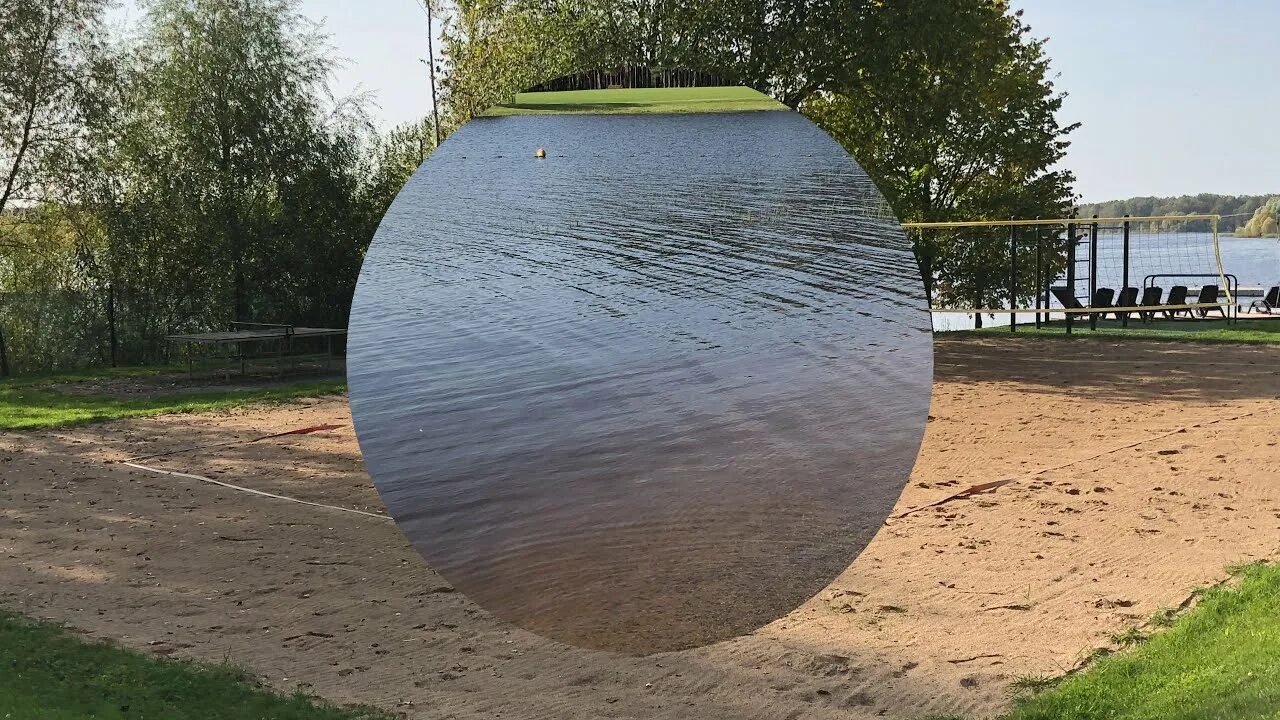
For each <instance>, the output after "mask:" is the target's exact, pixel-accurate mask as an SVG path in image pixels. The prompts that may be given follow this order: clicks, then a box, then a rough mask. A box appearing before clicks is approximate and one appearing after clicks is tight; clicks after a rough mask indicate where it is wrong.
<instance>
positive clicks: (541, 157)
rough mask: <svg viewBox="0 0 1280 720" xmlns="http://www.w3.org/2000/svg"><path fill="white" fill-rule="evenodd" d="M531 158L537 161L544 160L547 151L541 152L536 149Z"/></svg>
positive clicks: (539, 149) (541, 150)
mask: <svg viewBox="0 0 1280 720" xmlns="http://www.w3.org/2000/svg"><path fill="white" fill-rule="evenodd" d="M533 156H534V157H536V158H538V159H539V160H546V159H547V151H546V150H543V149H542V148H538V149H537V150H535V151H534V153H533Z"/></svg>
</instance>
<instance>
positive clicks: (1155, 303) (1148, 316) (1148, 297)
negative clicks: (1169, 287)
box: [1138, 286, 1164, 323]
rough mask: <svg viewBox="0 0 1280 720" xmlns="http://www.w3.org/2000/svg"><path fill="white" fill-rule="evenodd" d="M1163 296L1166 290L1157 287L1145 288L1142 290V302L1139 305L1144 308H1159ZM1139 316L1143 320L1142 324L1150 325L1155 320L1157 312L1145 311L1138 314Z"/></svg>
mask: <svg viewBox="0 0 1280 720" xmlns="http://www.w3.org/2000/svg"><path fill="white" fill-rule="evenodd" d="M1163 296H1164V288H1161V287H1155V286H1152V287H1149V288H1144V289H1143V290H1142V302H1141V303H1139V305H1141V306H1142V307H1148V308H1159V307H1160V298H1161V297H1163ZM1138 316H1139V317H1141V318H1142V322H1144V323H1149V322H1151V321H1152V320H1154V319H1155V317H1156V311H1155V310H1144V311H1142V312H1140V313H1138Z"/></svg>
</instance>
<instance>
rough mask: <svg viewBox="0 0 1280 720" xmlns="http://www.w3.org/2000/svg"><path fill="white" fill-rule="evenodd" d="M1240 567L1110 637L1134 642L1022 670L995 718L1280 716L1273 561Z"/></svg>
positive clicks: (1279, 609)
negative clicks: (1091, 659)
mask: <svg viewBox="0 0 1280 720" xmlns="http://www.w3.org/2000/svg"><path fill="white" fill-rule="evenodd" d="M1240 576H1241V577H1240V582H1239V584H1238V585H1237V586H1236V587H1219V588H1213V589H1210V590H1207V591H1206V592H1205V593H1204V594H1203V595H1202V597H1201V600H1200V602H1199V604H1198V605H1196V607H1195V609H1194V610H1192V611H1190V612H1188V613H1187V614H1186V615H1184V616H1182V617H1180V618H1176V619H1174V618H1170V616H1169V615H1167V614H1163V615H1158V616H1157V617H1156V618H1154V619H1153V620H1152V622H1151V624H1150V625H1151V626H1152V628H1153V629H1152V630H1150V631H1149V632H1140V631H1134V632H1132V633H1129V634H1127V635H1125V636H1124V637H1121V638H1118V639H1119V640H1121V641H1123V642H1125V643H1129V644H1132V645H1133V647H1131V648H1130V649H1128V650H1125V651H1122V652H1118V653H1116V654H1113V655H1108V656H1103V657H1102V659H1100V660H1098V661H1097V662H1095V664H1094V665H1093V666H1092V667H1090V668H1089V669H1088V670H1086V671H1085V672H1082V673H1079V674H1076V675H1073V676H1071V677H1068V678H1065V679H1056V680H1055V679H1050V678H1024V679H1023V680H1022V681H1020V682H1019V683H1018V686H1019V687H1021V688H1023V691H1024V692H1026V693H1029V694H1026V695H1024V696H1022V697H1021V698H1019V699H1018V701H1017V705H1016V707H1015V709H1014V711H1013V712H1012V713H1010V714H1009V715H1007V716H1005V718H1004V719H1003V720H1082V719H1084V720H1092V719H1097V720H1101V719H1102V718H1107V719H1108V720H1113V719H1114V720H1209V719H1210V718H1222V719H1223V720H1227V719H1228V718H1230V719H1231V720H1236V719H1239V720H1248V719H1262V718H1268V719H1274V718H1277V717H1280V682H1277V681H1276V678H1280V567H1277V566H1275V565H1254V566H1250V567H1247V568H1244V569H1242V570H1240ZM1035 690H1039V692H1034V691H1035ZM1033 692H1034V694H1030V693H1033ZM935 720H961V719H960V718H954V719H953V718H937V719H935Z"/></svg>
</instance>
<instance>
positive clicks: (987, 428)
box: [0, 338, 1280, 719]
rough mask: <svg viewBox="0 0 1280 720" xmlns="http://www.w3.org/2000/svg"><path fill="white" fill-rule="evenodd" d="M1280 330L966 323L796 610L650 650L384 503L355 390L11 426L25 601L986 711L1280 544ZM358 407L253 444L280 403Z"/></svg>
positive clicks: (611, 698)
mask: <svg viewBox="0 0 1280 720" xmlns="http://www.w3.org/2000/svg"><path fill="white" fill-rule="evenodd" d="M1275 355H1276V351H1275V349H1274V348H1273V347H1244V346H1225V345H1183V344H1170V343H1142V342H1134V341H1128V342H1123V343H1114V342H1103V341H1094V340H1081V341H1075V342H1064V341H1057V340H1052V339H1048V340H1044V339H1042V340H1034V339H1023V340H1020V339H1013V338H992V339H983V340H965V341H956V340H940V341H938V343H937V354H936V358H937V368H936V382H935V389H934V398H933V408H932V414H931V417H930V421H929V425H928V431H927V433H926V438H925V443H924V447H923V449H922V451H921V455H920V459H919V462H918V464H917V466H916V469H915V472H914V474H913V476H912V478H911V482H910V483H909V485H908V487H907V490H906V491H905V493H904V494H903V496H902V498H901V500H900V501H899V504H898V508H897V510H896V511H895V512H896V513H899V514H901V513H906V512H909V511H911V510H913V509H915V508H920V507H922V506H926V505H928V504H929V503H933V502H936V501H939V500H942V499H944V498H946V497H948V496H950V495H952V494H954V493H956V492H958V491H961V490H964V489H965V488H968V487H970V486H973V485H975V484H979V483H989V482H994V481H1002V480H1010V481H1012V482H1009V483H1008V484H1005V485H1003V486H1000V487H998V488H995V489H993V490H991V491H990V492H987V493H983V494H979V495H974V496H972V497H968V498H960V499H955V500H952V501H950V502H945V503H943V504H941V505H938V506H936V507H931V508H926V509H923V510H920V511H918V512H912V513H910V514H907V515H905V516H900V517H893V518H891V519H890V520H888V522H887V523H886V524H885V526H884V527H883V528H882V530H881V532H880V533H879V534H878V535H877V537H876V538H875V540H874V541H873V542H872V543H871V545H870V546H869V547H868V548H867V549H866V551H865V552H864V553H863V554H862V555H861V556H860V557H859V558H858V559H857V561H856V562H854V563H853V565H852V566H851V567H850V568H849V569H848V570H847V571H845V572H844V573H843V574H842V575H841V576H840V577H839V578H837V579H836V580H835V581H834V582H833V583H832V584H831V586H830V587H829V588H828V589H826V590H824V591H823V592H822V593H820V594H819V595H818V596H817V597H815V598H814V599H813V600H811V601H809V602H808V603H806V604H805V605H804V606H802V607H801V608H799V609H797V610H796V611H795V612H793V613H791V614H789V615H788V616H786V617H784V618H781V619H779V620H778V621H776V622H774V623H772V624H771V625H769V626H767V627H765V628H762V629H761V630H759V631H758V632H756V633H754V634H753V635H750V636H747V637H743V638H738V639H736V640H732V641H729V642H725V643H720V644H718V645H714V646H711V647H707V648H702V649H699V650H693V651H687V652H681V653H671V654H665V655H656V656H651V657H647V658H639V659H636V658H627V657H621V656H616V655H610V654H606V653H600V652H588V651H584V650H579V649H576V648H572V647H567V646H564V645H559V644H556V643H553V642H550V641H547V640H543V639H541V638H538V637H536V636H534V635H532V634H530V633H527V632H524V631H521V630H518V629H513V628H511V627H509V626H506V625H504V624H502V623H500V622H498V621H496V620H494V619H493V618H491V617H490V616H489V615H488V614H487V613H485V612H484V611H483V610H481V609H480V608H478V607H476V606H475V605H474V604H472V603H470V602H469V601H468V600H467V599H466V598H465V597H463V596H462V595H461V594H460V593H457V592H455V591H453V589H452V588H451V587H450V586H449V585H448V583H447V582H446V581H444V580H443V579H442V578H441V577H440V576H438V575H436V574H435V573H434V572H432V571H431V570H430V569H429V568H428V567H427V566H426V564H425V563H424V562H423V561H422V560H421V559H420V558H419V556H418V555H417V553H415V552H414V551H413V550H412V549H411V548H410V547H408V545H407V544H406V542H405V540H404V538H403V536H402V535H401V534H400V533H399V531H398V530H397V529H396V528H395V526H394V525H393V524H392V523H390V522H389V521H387V520H386V519H384V518H381V517H371V516H368V515H360V514H354V513H347V512H341V511H337V510H332V509H327V508H322V507H315V506H310V505H301V504H296V503H290V502H286V501H282V500H278V499H273V498H267V497H262V496H258V495H252V494H248V493H244V492H239V491H235V490H231V489H227V488H223V487H218V486H215V485H211V484H207V483H203V482H200V481H196V480H191V479H185V478H181V477H176V476H165V475H158V474H154V473H150V472H146V471H143V470H138V469H134V468H130V467H126V466H124V465H121V464H120V463H119V462H118V461H119V460H122V459H124V458H126V457H130V456H138V455H148V454H152V453H159V452H166V451H171V450H177V449H183V448H189V447H192V446H197V445H206V444H215V443H227V442H232V443H240V444H232V445H223V446H219V447H211V448H207V449H203V450H198V451H194V452H183V453H178V454H172V455H167V456H163V457H156V458H152V459H149V460H145V461H141V462H143V463H144V464H146V465H149V466H154V467H157V468H162V469H166V470H173V471H181V472H188V473H196V474H199V475H203V476H207V477H210V478H214V479H218V480H221V481H224V482H228V483H233V484H236V485H241V486H244V487H248V488H254V489H257V490H261V491H266V492H272V493H277V494H282V495H287V496H291V497H294V498H298V499H302V500H307V501H311V502H316V503H320V504H324V505H332V506H338V507H343V508H348V509H353V510H359V511H362V512H368V513H374V514H377V513H380V512H381V511H382V506H381V504H380V502H379V499H378V496H377V493H376V492H375V490H374V489H373V486H372V484H371V482H370V480H369V478H368V476H367V474H366V473H365V472H364V469H363V466H362V464H361V461H360V453H359V449H358V447H357V443H356V439H355V435H354V432H353V431H352V428H351V421H350V415H349V412H348V409H347V405H346V401H345V399H344V398H340V397H333V398H321V399H317V400H309V401H305V402H298V403H291V404H287V405H282V406H274V407H257V408H248V409H242V410H238V411H235V412H228V413H220V414H208V415H172V416H166V417H159V418H149V419H138V420H129V421H121V422H113V423H108V424H102V425H93V426H86V427H82V428H74V429H68V430H62V431H45V432H40V433H29V434H7V435H0V607H5V608H8V609H13V610H18V611H21V612H23V613H26V614H28V615H30V616H32V617H36V618H42V619H48V620H54V621H58V622H63V623H67V624H68V625H69V626H71V627H73V628H75V629H77V630H79V631H82V632H83V633H84V634H86V635H87V636H90V637H95V638H110V639H113V640H116V641H119V642H120V643H122V644H124V645H126V646H129V647H134V648H138V649H141V650H144V651H147V652H151V653H157V654H161V655H166V656H170V657H181V658H193V659H200V660H206V661H213V662H220V661H223V660H224V659H225V660H230V661H232V662H235V663H238V664H241V665H243V666H246V667H247V668H249V669H250V670H252V671H253V672H256V673H258V674H260V675H261V676H262V677H263V679H264V681H265V682H267V683H268V684H270V685H271V686H273V687H275V688H278V689H280V690H282V691H286V692H288V691H293V690H295V689H297V688H299V687H301V688H303V689H304V690H306V691H308V692H311V693H314V694H317V695H320V696H323V697H325V698H328V699H330V700H333V701H335V702H338V703H365V704H371V705H376V706H380V707H383V708H386V709H388V710H394V711H399V712H402V713H404V714H405V715H406V716H407V717H410V718H477V719H479V718H485V719H487V718H557V719H561V718H673V719H674V718H735V719H736V718H862V717H868V718H869V717H890V718H907V719H913V718H919V717H921V716H924V715H928V714H943V713H947V714H951V713H954V714H959V715H964V716H968V717H983V716H988V715H991V714H994V713H997V712H999V711H1001V710H1002V709H1004V708H1007V707H1008V704H1009V702H1010V700H1009V698H1010V695H1009V686H1010V684H1011V682H1012V681H1014V680H1015V679H1016V678H1018V677H1020V676H1026V675H1045V674H1060V673H1062V672H1064V671H1067V670H1069V669H1071V668H1073V667H1075V666H1076V665H1077V664H1079V663H1080V662H1081V661H1083V660H1084V659H1085V658H1086V657H1087V656H1088V655H1089V654H1090V653H1091V652H1092V651H1093V650H1094V649H1095V648H1098V647H1103V646H1107V645H1108V644H1109V643H1110V639H1109V638H1110V636H1111V635H1112V634H1113V633H1118V632H1122V631H1124V630H1126V629H1127V628H1131V627H1134V626H1138V625H1142V624H1143V623H1144V622H1145V621H1146V620H1147V618H1149V617H1150V616H1151V615H1152V614H1153V613H1155V612H1156V611H1157V610H1159V609H1162V608H1173V607H1178V606H1179V605H1181V604H1182V603H1183V602H1184V601H1186V600H1187V599H1188V598H1189V596H1190V593H1191V592H1192V590H1193V589H1195V588H1197V587H1201V586H1205V585H1208V584H1212V583H1216V582H1220V581H1222V580H1224V579H1225V578H1226V577H1227V573H1226V570H1225V568H1226V566H1227V565H1229V564H1233V563H1241V562H1248V561H1253V560H1259V559H1264V558H1271V557H1275V556H1276V554H1277V550H1278V549H1280V548H1278V547H1277V546H1280V532H1278V531H1280V483H1277V478H1280V447H1278V446H1277V443H1278V442H1280V431H1278V430H1277V427H1280V426H1278V425H1277V422H1280V364H1277V363H1276V361H1275ZM319 424H336V425H340V426H341V427H339V428H337V429H335V430H331V431H326V432H318V433H313V434H308V435H293V436H285V437H281V438H274V439H270V440H264V441H261V442H256V443H249V444H244V443H243V442H242V441H244V440H248V439H252V438H255V437H259V436H261V435H265V434H269V433H272V432H280V431H285V430H292V429H297V428H302V427H309V426H315V425H319Z"/></svg>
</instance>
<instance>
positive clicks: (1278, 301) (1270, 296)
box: [1249, 285, 1280, 315]
mask: <svg viewBox="0 0 1280 720" xmlns="http://www.w3.org/2000/svg"><path fill="white" fill-rule="evenodd" d="M1255 308H1256V309H1258V310H1261V311H1262V312H1264V313H1266V314H1268V315H1270V314H1271V311H1272V310H1276V309H1280V285H1277V286H1275V287H1273V288H1271V289H1270V290H1268V291H1267V294H1266V295H1264V296H1263V297H1262V299H1261V300H1254V301H1253V302H1251V303H1249V312H1253V311H1254V309H1255Z"/></svg>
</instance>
